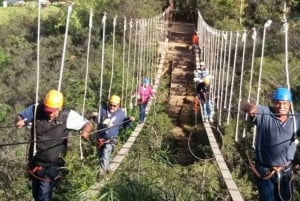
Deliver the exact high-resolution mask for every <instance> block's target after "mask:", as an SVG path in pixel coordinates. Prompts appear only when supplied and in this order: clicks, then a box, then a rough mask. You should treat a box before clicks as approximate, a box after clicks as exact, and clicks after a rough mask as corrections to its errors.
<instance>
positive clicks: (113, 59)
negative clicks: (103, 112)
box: [107, 15, 118, 99]
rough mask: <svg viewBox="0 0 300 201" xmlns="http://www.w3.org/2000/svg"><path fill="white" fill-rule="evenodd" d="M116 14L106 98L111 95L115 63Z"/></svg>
mask: <svg viewBox="0 0 300 201" xmlns="http://www.w3.org/2000/svg"><path fill="white" fill-rule="evenodd" d="M117 17H118V16H117V15H115V17H114V20H113V42H112V53H111V75H110V84H109V89H108V97H107V98H108V99H109V97H110V96H111V89H112V84H113V78H114V74H115V72H114V71H115V69H114V64H115V40H116V25H117Z"/></svg>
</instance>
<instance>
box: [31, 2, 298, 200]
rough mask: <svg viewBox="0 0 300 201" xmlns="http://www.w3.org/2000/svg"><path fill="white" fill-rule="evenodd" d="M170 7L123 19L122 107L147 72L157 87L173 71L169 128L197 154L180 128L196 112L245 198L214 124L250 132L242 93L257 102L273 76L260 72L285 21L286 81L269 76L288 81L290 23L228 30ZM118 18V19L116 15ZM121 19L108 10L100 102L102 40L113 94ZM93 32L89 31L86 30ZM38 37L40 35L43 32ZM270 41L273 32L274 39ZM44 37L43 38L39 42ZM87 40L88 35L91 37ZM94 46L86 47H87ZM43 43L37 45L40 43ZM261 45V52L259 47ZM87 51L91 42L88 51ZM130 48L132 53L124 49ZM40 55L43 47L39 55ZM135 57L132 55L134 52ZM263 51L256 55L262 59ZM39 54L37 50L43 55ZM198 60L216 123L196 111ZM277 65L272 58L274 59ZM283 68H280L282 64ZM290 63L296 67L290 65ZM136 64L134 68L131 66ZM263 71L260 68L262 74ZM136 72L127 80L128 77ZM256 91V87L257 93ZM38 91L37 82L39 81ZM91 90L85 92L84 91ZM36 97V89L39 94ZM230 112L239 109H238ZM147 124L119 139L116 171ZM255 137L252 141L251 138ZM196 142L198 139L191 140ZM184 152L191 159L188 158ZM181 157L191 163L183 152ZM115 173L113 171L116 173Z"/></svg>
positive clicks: (235, 196) (233, 189)
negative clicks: (176, 16)
mask: <svg viewBox="0 0 300 201" xmlns="http://www.w3.org/2000/svg"><path fill="white" fill-rule="evenodd" d="M71 12H72V5H70V6H69V7H68V12H67V13H68V15H67V20H66V35H65V40H64V42H65V43H64V45H63V53H62V62H61V66H60V77H59V82H58V83H59V84H58V90H61V85H62V81H63V71H64V61H65V54H66V50H67V39H68V38H67V37H68V36H67V32H68V25H69V24H68V23H69V22H70V21H69V19H70V16H71ZM171 12H172V10H166V11H165V12H164V13H162V14H160V15H158V16H155V17H153V18H150V19H129V20H128V19H126V18H124V19H122V20H121V23H123V37H124V41H123V47H122V48H123V55H122V65H123V72H122V73H121V76H122V95H121V96H122V100H124V101H123V103H122V104H123V105H122V107H123V108H125V109H127V108H129V103H130V102H131V94H132V91H133V90H134V89H135V88H136V87H137V86H138V85H139V83H140V81H141V79H142V77H144V76H146V77H149V78H150V80H151V83H152V85H153V86H154V90H155V91H156V90H157V88H158V86H159V84H160V79H161V77H162V75H164V74H168V73H169V75H170V89H169V90H170V91H169V116H170V117H171V118H172V121H173V123H174V129H173V130H172V131H171V132H172V133H173V134H174V136H176V139H177V140H178V141H180V142H181V143H182V144H184V146H182V147H181V149H180V150H181V151H180V152H181V154H182V156H185V157H186V156H188V157H190V158H191V159H187V160H195V157H194V156H193V155H191V154H190V155H189V154H187V152H189V151H190V150H189V147H188V144H189V142H188V140H189V137H188V134H187V133H186V131H185V130H184V129H183V126H182V125H184V124H188V123H190V122H189V121H190V119H191V118H190V116H191V115H193V117H194V118H193V124H194V125H193V126H195V127H196V126H198V125H199V124H201V125H203V127H204V128H205V131H206V134H207V136H208V139H209V144H210V146H211V149H212V152H213V154H214V158H213V159H212V160H214V161H215V162H216V165H217V166H218V168H219V171H220V173H221V175H222V176H223V180H224V182H225V184H226V187H227V189H228V192H229V194H230V197H231V199H232V200H233V201H242V200H244V199H243V196H242V195H241V193H240V190H239V189H238V187H237V185H236V183H235V181H234V179H233V177H232V175H231V172H230V170H229V169H228V167H227V164H226V162H225V160H224V158H223V156H222V152H221V150H220V146H219V145H218V143H217V141H216V139H215V133H216V132H215V131H214V130H215V128H220V127H222V126H224V125H226V124H229V123H230V122H232V121H233V122H235V133H234V136H235V141H236V142H239V140H240V139H241V138H242V137H245V135H246V131H245V129H244V128H240V127H239V126H240V121H242V120H243V119H242V118H243V117H240V110H239V107H240V104H241V101H242V100H243V99H244V100H246V101H248V102H250V101H251V97H253V96H254V97H256V102H257V103H259V102H260V96H261V94H262V93H263V92H262V91H261V82H262V81H265V80H266V79H268V77H267V76H268V75H264V74H263V72H264V71H263V66H264V48H265V44H266V41H267V42H268V31H270V30H273V31H274V30H275V29H277V30H278V28H280V29H279V30H280V33H281V34H282V37H283V41H284V42H283V43H282V44H283V45H282V52H284V54H283V55H282V56H281V57H282V58H280V61H279V62H278V63H277V64H276V65H277V66H285V70H284V71H281V72H280V73H281V74H282V78H284V79H282V80H272V82H274V83H275V84H273V85H276V86H277V85H288V86H289V87H290V80H289V66H288V56H287V54H288V41H287V40H288V37H287V34H288V24H287V21H284V23H282V22H278V23H276V22H275V23H273V24H275V25H274V27H273V29H272V22H271V21H270V20H268V21H267V22H266V23H265V24H264V25H262V26H261V27H257V28H253V29H252V30H250V31H249V30H243V31H226V30H218V29H215V28H213V27H211V26H209V25H208V24H207V23H206V21H205V20H204V19H203V17H202V15H201V13H200V11H198V12H197V13H196V16H194V17H195V18H196V19H197V21H196V23H186V22H176V21H171V20H170V19H172V18H171V17H170V16H171ZM92 18H93V13H92V11H91V12H90V18H89V20H90V23H89V29H90V31H89V33H90V34H91V30H92V28H93V20H92ZM108 20H111V22H109V24H111V25H113V29H112V30H113V32H112V33H107V32H106V25H107V23H108V22H107V21H108ZM119 22H120V21H119ZM116 25H117V16H114V17H113V18H111V19H109V18H108V15H107V14H104V15H103V19H102V25H101V26H102V29H101V30H102V41H101V42H102V52H101V64H100V65H101V67H100V68H101V75H100V82H101V83H100V89H99V94H100V97H99V103H101V102H102V99H103V93H102V92H103V88H104V84H103V80H102V78H103V74H104V66H105V61H106V57H107V51H106V49H105V48H106V46H107V44H106V43H107V42H106V41H105V39H106V37H107V35H109V34H111V35H112V36H113V40H112V41H113V46H112V51H111V55H110V58H111V62H110V64H111V80H110V86H109V88H108V94H109V95H110V94H111V93H112V85H113V79H114V76H115V75H114V59H115V55H114V36H115V27H116ZM194 30H197V32H198V34H199V36H200V49H201V52H192V51H191V48H190V47H191V37H192V34H193V32H194ZM89 39H90V36H89ZM38 40H39V38H38ZM269 42H270V39H269ZM38 44H39V42H38ZM89 45H90V41H89ZM89 47H90V46H88V48H89ZM38 49H39V47H38ZM257 49H259V51H257ZM87 52H88V53H89V49H88V50H87ZM126 52H127V53H126ZM37 55H38V56H39V54H37ZM131 56H132V57H131ZM257 57H259V60H258V59H257ZM38 58H39V57H38ZM88 61H89V54H87V63H86V80H85V82H86V84H87V82H88V73H89V62H88ZM200 61H204V62H205V64H206V66H207V68H208V70H209V71H210V72H211V75H212V76H213V78H214V79H213V81H212V93H211V94H212V95H211V96H212V100H214V109H215V116H214V122H213V123H204V122H203V121H202V119H203V117H202V116H201V109H199V110H194V108H193V100H194V89H195V83H194V82H193V79H192V78H193V70H194V69H195V68H196V67H197V66H198V65H199V63H200ZM274 65H275V64H274ZM278 68H279V67H278ZM292 68H293V67H292ZM37 69H38V70H37V72H39V63H37ZM130 69H131V70H130ZM257 72H258V73H257ZM130 77H132V78H133V79H132V80H131V82H129V80H130V79H129V78H130ZM39 84H40V83H39V74H38V73H37V86H39ZM255 92H257V94H256V95H255ZM37 94H38V87H37ZM85 96H86V91H85ZM85 98H86V97H84V100H85ZM36 103H38V96H37V97H36ZM153 104H155V103H154V100H151V101H150V103H149V104H148V106H147V109H146V110H147V112H148V111H149V110H150V108H151V106H153ZM84 110H85V101H84V103H83V111H82V113H83V114H84ZM233 113H234V114H235V115H233ZM143 126H144V124H139V125H137V126H136V128H135V130H134V131H133V132H132V134H131V136H130V137H129V138H128V140H127V142H126V143H124V144H123V145H122V147H121V148H120V150H118V153H117V154H116V155H115V156H114V158H113V159H112V161H111V169H112V173H113V172H115V171H117V170H118V168H119V166H120V164H121V163H122V161H123V160H126V156H127V154H128V153H129V152H130V148H131V146H132V145H133V144H134V143H135V140H136V139H137V138H138V136H139V133H140V131H141V130H142V129H143ZM253 143H254V142H253ZM191 146H197V145H191ZM185 159H186V158H185ZM182 160H183V162H182V163H188V162H187V161H184V159H182ZM112 175H113V174H112ZM103 185H105V180H103V181H101V182H99V183H96V184H94V185H93V186H91V187H90V188H89V189H88V190H87V191H86V192H84V194H85V196H86V198H87V199H89V198H92V197H94V196H96V194H97V193H98V192H99V189H100V188H101V187H102V186H103Z"/></svg>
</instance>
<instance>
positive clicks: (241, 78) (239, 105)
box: [235, 30, 247, 142]
mask: <svg viewBox="0 0 300 201" xmlns="http://www.w3.org/2000/svg"><path fill="white" fill-rule="evenodd" d="M242 42H243V43H244V45H243V57H242V66H241V77H240V89H239V98H238V107H237V108H238V112H237V115H236V116H237V118H236V126H235V141H236V142H238V141H239V139H238V133H239V121H240V107H241V101H242V89H243V81H244V79H243V78H244V64H245V52H246V43H247V34H246V30H244V33H243V36H242Z"/></svg>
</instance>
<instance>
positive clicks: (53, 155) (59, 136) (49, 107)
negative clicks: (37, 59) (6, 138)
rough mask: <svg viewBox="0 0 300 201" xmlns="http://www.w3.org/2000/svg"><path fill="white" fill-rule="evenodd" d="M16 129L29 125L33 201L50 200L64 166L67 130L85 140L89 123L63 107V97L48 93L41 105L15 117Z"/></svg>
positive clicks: (33, 106)
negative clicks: (78, 131)
mask: <svg viewBox="0 0 300 201" xmlns="http://www.w3.org/2000/svg"><path fill="white" fill-rule="evenodd" d="M15 122H16V127H17V128H22V127H24V126H25V125H27V124H29V123H31V124H32V126H31V141H32V143H31V144H30V148H29V168H28V172H29V174H30V175H31V178H32V195H33V198H34V200H35V201H46V200H47V201H48V200H52V191H53V188H54V187H55V186H56V183H57V179H58V178H59V176H60V174H59V173H60V170H61V167H62V166H63V165H64V159H63V157H64V156H65V154H66V151H67V138H68V134H69V131H70V130H80V131H81V136H82V137H84V138H85V139H86V138H88V136H89V133H90V131H91V130H92V128H93V125H92V123H90V122H89V121H88V120H86V119H85V118H84V117H82V116H81V115H80V114H78V113H77V112H75V111H73V110H70V109H67V108H64V107H63V94H62V93H61V92H60V91H57V90H50V91H49V92H48V93H47V94H46V96H45V98H44V101H43V103H39V104H38V105H37V106H35V105H30V106H29V107H27V108H26V109H25V110H23V111H22V112H20V113H19V114H17V116H16V119H15Z"/></svg>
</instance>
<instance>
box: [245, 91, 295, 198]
mask: <svg viewBox="0 0 300 201" xmlns="http://www.w3.org/2000/svg"><path fill="white" fill-rule="evenodd" d="M291 102H292V94H291V92H290V90H289V89H288V88H285V87H279V88H277V89H276V90H275V92H274V93H273V96H272V105H271V106H262V105H258V106H256V105H255V104H252V103H248V102H245V103H242V104H241V110H242V111H244V112H246V113H248V114H249V116H250V118H251V120H252V121H253V122H254V124H255V125H256V131H257V132H256V139H255V160H254V162H252V160H250V159H249V163H250V168H251V170H252V171H253V172H254V174H255V175H256V178H257V188H258V193H259V200H260V201H288V200H292V197H293V167H292V165H293V164H292V163H293V160H294V156H295V152H296V146H297V145H296V142H295V140H296V137H298V136H299V130H300V118H299V115H292V114H291V112H290V109H291Z"/></svg>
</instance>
